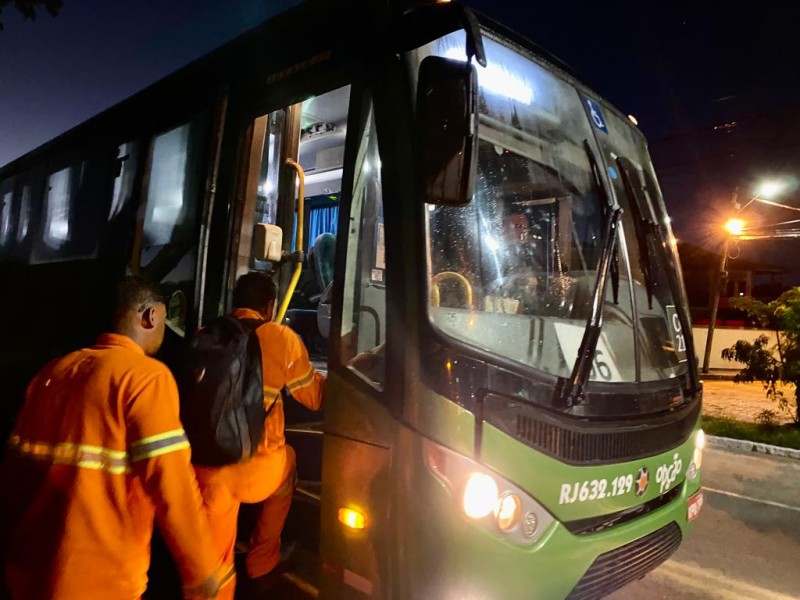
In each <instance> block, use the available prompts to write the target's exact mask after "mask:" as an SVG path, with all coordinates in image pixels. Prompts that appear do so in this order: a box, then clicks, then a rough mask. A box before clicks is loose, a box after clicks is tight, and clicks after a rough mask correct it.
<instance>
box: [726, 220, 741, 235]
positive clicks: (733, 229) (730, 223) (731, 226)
mask: <svg viewBox="0 0 800 600" xmlns="http://www.w3.org/2000/svg"><path fill="white" fill-rule="evenodd" d="M725 230H726V231H727V232H728V233H730V234H731V235H742V232H743V231H744V221H742V220H741V219H728V220H727V222H726V223H725Z"/></svg>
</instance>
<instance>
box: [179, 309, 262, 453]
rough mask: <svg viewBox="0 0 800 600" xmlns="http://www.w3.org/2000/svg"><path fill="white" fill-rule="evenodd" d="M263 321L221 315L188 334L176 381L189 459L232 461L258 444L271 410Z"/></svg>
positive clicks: (253, 449)
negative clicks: (259, 335)
mask: <svg viewBox="0 0 800 600" xmlns="http://www.w3.org/2000/svg"><path fill="white" fill-rule="evenodd" d="M265 322H266V321H259V320H255V319H237V318H235V317H232V316H225V317H221V318H219V319H216V320H215V321H212V322H211V323H209V324H208V326H206V327H205V328H204V329H201V330H200V331H198V332H197V334H195V336H194V337H193V338H192V340H191V342H190V344H189V350H188V355H187V356H186V358H185V362H184V365H183V366H182V368H181V372H182V374H181V377H179V379H178V385H179V388H180V398H181V421H182V423H183V427H184V429H185V430H186V435H187V437H188V438H189V443H190V444H191V445H192V462H193V463H195V464H198V465H208V466H222V465H230V464H235V463H239V462H243V461H246V460H248V459H249V458H250V457H251V456H252V455H253V453H254V452H255V451H256V448H258V444H259V443H260V442H261V438H262V437H263V435H264V420H265V418H266V416H267V415H268V414H269V411H266V412H265V411H264V385H263V375H262V372H261V371H262V367H261V348H260V346H259V342H258V338H257V337H256V334H255V330H256V329H257V328H258V327H260V326H261V325H263V324H264V323H265ZM274 404H275V403H274V402H273V404H272V405H271V406H270V410H272V407H273V406H274Z"/></svg>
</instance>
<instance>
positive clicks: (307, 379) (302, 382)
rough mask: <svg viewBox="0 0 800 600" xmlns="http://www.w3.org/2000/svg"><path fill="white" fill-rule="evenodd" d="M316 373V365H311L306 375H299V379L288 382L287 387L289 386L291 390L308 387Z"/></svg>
mask: <svg viewBox="0 0 800 600" xmlns="http://www.w3.org/2000/svg"><path fill="white" fill-rule="evenodd" d="M315 373H316V371H315V370H314V367H310V368H309V369H308V372H307V373H306V374H305V375H303V376H302V377H298V378H297V379H293V380H292V381H290V382H288V383H287V384H286V387H287V388H289V391H290V392H293V391H295V390H299V389H300V388H304V387H306V386H307V385H309V384H310V383H312V382H313V381H314V374H315Z"/></svg>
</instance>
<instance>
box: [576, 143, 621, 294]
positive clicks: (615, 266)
mask: <svg viewBox="0 0 800 600" xmlns="http://www.w3.org/2000/svg"><path fill="white" fill-rule="evenodd" d="M583 147H584V148H585V150H586V156H587V157H588V158H589V167H590V168H591V170H592V185H593V186H594V192H595V194H597V197H598V198H599V199H600V201H601V204H602V205H601V207H600V208H601V211H602V213H603V218H604V219H605V221H606V222H608V219H609V211H610V210H611V201H610V200H609V198H608V191H606V186H605V185H603V179H602V177H601V176H600V167H599V166H598V165H597V159H596V158H595V156H594V152H593V151H592V146H591V144H590V143H589V140H583ZM611 292H612V293H613V294H614V304H618V303H619V252H618V251H617V246H616V245H615V246H614V255H613V257H612V259H611Z"/></svg>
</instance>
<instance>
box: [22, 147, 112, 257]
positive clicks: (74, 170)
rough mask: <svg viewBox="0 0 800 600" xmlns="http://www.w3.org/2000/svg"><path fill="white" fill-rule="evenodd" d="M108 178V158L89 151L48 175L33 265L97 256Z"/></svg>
mask: <svg viewBox="0 0 800 600" xmlns="http://www.w3.org/2000/svg"><path fill="white" fill-rule="evenodd" d="M107 177H108V157H107V155H106V153H105V152H102V151H90V152H88V153H86V154H85V155H83V157H81V158H78V159H72V158H70V159H69V160H63V159H62V160H59V161H57V162H56V163H54V164H53V165H52V166H51V168H50V169H48V171H46V177H45V181H44V194H43V204H42V213H41V218H40V223H39V225H38V235H37V236H36V239H35V240H34V244H33V254H32V258H31V262H33V263H48V262H55V261H64V260H76V259H91V258H95V257H96V256H97V248H98V242H99V240H100V235H101V233H102V231H103V224H104V221H105V215H104V214H103V210H104V206H105V204H104V194H105V188H106V183H107ZM26 210H27V209H26Z"/></svg>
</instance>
